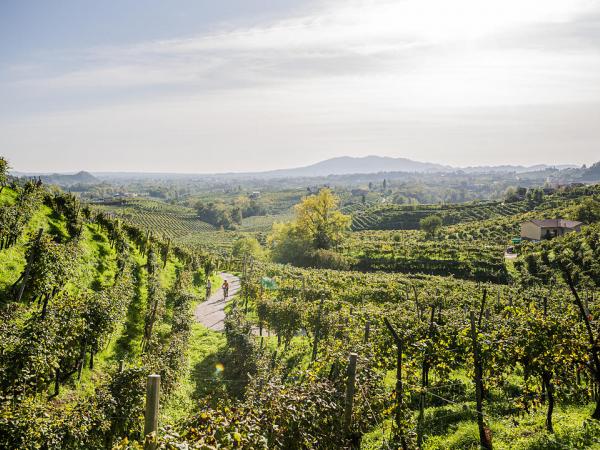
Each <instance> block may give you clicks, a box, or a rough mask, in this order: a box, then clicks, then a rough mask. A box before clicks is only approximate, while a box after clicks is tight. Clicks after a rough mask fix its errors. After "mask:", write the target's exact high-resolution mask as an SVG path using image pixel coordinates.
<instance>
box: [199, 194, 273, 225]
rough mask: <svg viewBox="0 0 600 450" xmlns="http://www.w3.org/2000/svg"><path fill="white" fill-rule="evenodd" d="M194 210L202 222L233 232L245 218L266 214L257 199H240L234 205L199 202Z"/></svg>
mask: <svg viewBox="0 0 600 450" xmlns="http://www.w3.org/2000/svg"><path fill="white" fill-rule="evenodd" d="M194 208H195V210H196V213H197V214H198V218H199V219H200V220H202V221H204V222H207V223H210V224H211V225H214V226H216V227H222V228H224V229H226V230H233V229H235V228H236V227H238V226H239V225H241V224H242V219H243V218H244V217H251V216H261V215H264V214H266V209H265V208H264V206H262V205H261V204H260V203H259V202H258V201H256V199H249V198H247V197H239V198H237V199H236V200H235V201H233V202H232V203H225V202H222V201H214V202H203V201H199V202H197V203H196V204H195V205H194Z"/></svg>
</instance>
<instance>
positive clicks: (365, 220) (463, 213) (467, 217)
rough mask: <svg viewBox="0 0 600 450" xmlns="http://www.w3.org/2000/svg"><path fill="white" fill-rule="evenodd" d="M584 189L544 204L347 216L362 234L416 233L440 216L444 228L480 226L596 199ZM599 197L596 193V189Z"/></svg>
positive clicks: (355, 210) (376, 209)
mask: <svg viewBox="0 0 600 450" xmlns="http://www.w3.org/2000/svg"><path fill="white" fill-rule="evenodd" d="M591 189H592V191H591V192H588V190H586V189H583V190H579V191H577V190H576V191H574V192H564V193H558V194H554V195H550V196H547V198H544V200H543V201H539V200H538V201H534V200H522V201H517V202H511V203H505V202H474V203H461V204H444V205H406V206H404V205H393V204H380V205H374V206H373V205H370V204H365V205H358V204H356V205H353V206H352V207H349V208H346V210H345V211H344V212H346V213H347V214H352V229H353V230H355V231H360V230H417V229H419V223H420V221H421V219H423V218H425V217H427V216H430V215H438V216H440V217H441V218H442V221H443V224H444V225H456V224H461V223H468V222H477V223H480V222H481V221H484V220H489V219H494V220H496V219H502V218H504V217H510V216H517V215H521V213H526V212H528V211H534V212H538V211H540V210H542V211H543V210H547V209H552V208H556V207H558V206H561V205H564V204H565V203H566V202H569V201H572V200H574V199H577V198H581V196H582V195H593V192H594V188H591ZM595 192H596V194H597V189H595Z"/></svg>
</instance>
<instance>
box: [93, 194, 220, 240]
mask: <svg viewBox="0 0 600 450" xmlns="http://www.w3.org/2000/svg"><path fill="white" fill-rule="evenodd" d="M94 209H97V210H99V211H104V212H107V213H111V214H114V215H115V217H119V218H121V219H123V220H126V221H127V222H129V223H131V224H133V225H135V226H137V227H140V228H141V229H143V230H149V231H152V232H154V233H159V234H160V235H161V236H163V237H165V238H167V237H170V238H183V237H185V236H188V235H191V234H194V233H202V232H205V231H212V230H214V229H215V227H213V226H212V225H210V224H208V223H206V222H202V221H200V220H199V219H198V218H197V217H196V215H195V213H194V212H193V210H192V209H190V208H185V207H182V206H174V205H169V204H166V203H163V202H157V201H149V200H127V201H120V202H118V203H116V204H115V205H94Z"/></svg>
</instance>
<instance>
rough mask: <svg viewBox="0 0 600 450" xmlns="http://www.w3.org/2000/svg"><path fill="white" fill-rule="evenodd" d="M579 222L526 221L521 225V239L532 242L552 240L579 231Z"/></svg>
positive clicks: (556, 220)
mask: <svg viewBox="0 0 600 450" xmlns="http://www.w3.org/2000/svg"><path fill="white" fill-rule="evenodd" d="M581 225H583V224H582V223H581V222H577V221H576V220H565V219H545V220H528V221H527V222H523V223H522V224H521V237H522V238H523V239H529V240H533V241H541V240H542V239H552V238H553V237H556V236H563V235H565V234H567V233H571V232H573V231H575V232H578V231H581Z"/></svg>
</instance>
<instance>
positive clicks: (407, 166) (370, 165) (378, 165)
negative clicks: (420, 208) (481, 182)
mask: <svg viewBox="0 0 600 450" xmlns="http://www.w3.org/2000/svg"><path fill="white" fill-rule="evenodd" d="M453 170H455V169H453V168H452V167H450V166H443V165H441V164H433V163H425V162H419V161H413V160H411V159H407V158H391V157H387V156H364V157H358V158H354V157H351V156H341V157H339V158H331V159H326V160H325V161H321V162H318V163H316V164H312V165H310V166H305V167H297V168H294V169H279V170H271V171H268V172H259V173H256V174H254V175H257V176H259V177H265V178H290V177H291V178H295V177H325V176H327V175H351V174H354V173H378V172H420V173H425V172H429V173H431V172H451V171H453Z"/></svg>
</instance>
